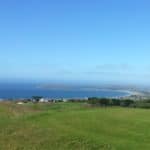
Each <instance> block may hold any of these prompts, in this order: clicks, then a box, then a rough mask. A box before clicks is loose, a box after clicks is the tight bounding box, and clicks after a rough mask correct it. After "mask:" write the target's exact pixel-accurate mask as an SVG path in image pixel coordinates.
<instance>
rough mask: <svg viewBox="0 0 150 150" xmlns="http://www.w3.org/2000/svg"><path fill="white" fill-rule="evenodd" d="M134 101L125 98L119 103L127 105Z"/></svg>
mask: <svg viewBox="0 0 150 150" xmlns="http://www.w3.org/2000/svg"><path fill="white" fill-rule="evenodd" d="M133 103H134V101H133V100H130V99H126V100H122V101H121V103H120V106H123V107H129V106H130V105H131V104H133Z"/></svg>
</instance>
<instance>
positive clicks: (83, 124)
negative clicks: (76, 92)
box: [0, 102, 150, 150]
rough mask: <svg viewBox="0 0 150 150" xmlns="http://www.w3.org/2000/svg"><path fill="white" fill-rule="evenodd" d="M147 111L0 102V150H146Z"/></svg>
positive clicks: (148, 132) (149, 135)
mask: <svg viewBox="0 0 150 150" xmlns="http://www.w3.org/2000/svg"><path fill="white" fill-rule="evenodd" d="M149 139H150V110H144V109H131V108H120V107H118V108H117V107H112V108H110V107H109V108H90V107H86V106H85V104H81V103H57V104H25V105H17V104H14V103H9V102H8V103H0V150H109V149H110V150H141V149H143V150H149V149H150V143H149Z"/></svg>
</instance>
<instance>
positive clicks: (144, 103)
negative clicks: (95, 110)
mask: <svg viewBox="0 0 150 150" xmlns="http://www.w3.org/2000/svg"><path fill="white" fill-rule="evenodd" d="M88 103H89V104H91V105H93V106H122V107H133V108H150V100H148V99H147V100H138V101H134V100H131V99H124V100H120V99H110V98H97V97H91V98H88Z"/></svg>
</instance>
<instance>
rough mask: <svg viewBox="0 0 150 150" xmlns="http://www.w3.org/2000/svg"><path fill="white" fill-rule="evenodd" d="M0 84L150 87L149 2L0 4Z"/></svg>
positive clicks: (10, 0)
mask: <svg viewBox="0 0 150 150" xmlns="http://www.w3.org/2000/svg"><path fill="white" fill-rule="evenodd" d="M0 79H1V80H14V79H18V80H20V79H24V80H53V81H55V80H66V81H67V80H69V81H90V82H115V83H120V82H124V83H134V82H137V83H138V82H139V83H150V1H149V0H124V1H123V0H0Z"/></svg>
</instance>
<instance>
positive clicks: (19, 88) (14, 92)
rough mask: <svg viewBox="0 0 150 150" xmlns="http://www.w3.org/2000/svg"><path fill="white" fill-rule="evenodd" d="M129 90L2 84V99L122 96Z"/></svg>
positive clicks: (0, 93)
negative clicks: (53, 87)
mask: <svg viewBox="0 0 150 150" xmlns="http://www.w3.org/2000/svg"><path fill="white" fill-rule="evenodd" d="M126 95H128V93H127V92H123V91H115V90H93V89H92V90H81V89H79V90H78V89H77V88H76V89H73V88H72V89H67V90H66V89H65V90H63V89H48V88H47V89H46V88H39V87H37V85H34V84H0V99H16V98H31V97H32V96H43V97H45V98H86V97H120V96H126Z"/></svg>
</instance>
